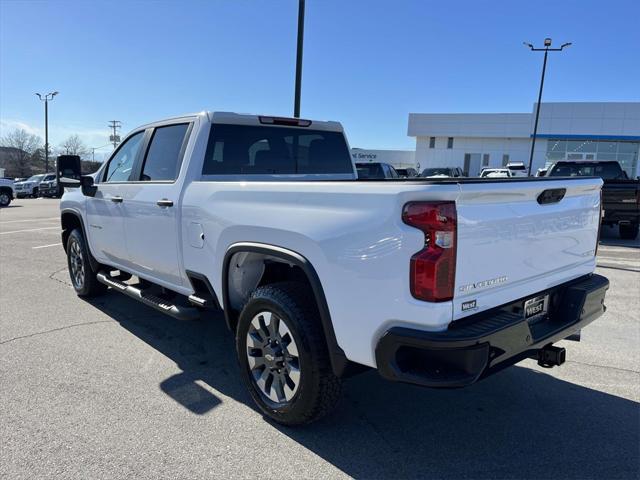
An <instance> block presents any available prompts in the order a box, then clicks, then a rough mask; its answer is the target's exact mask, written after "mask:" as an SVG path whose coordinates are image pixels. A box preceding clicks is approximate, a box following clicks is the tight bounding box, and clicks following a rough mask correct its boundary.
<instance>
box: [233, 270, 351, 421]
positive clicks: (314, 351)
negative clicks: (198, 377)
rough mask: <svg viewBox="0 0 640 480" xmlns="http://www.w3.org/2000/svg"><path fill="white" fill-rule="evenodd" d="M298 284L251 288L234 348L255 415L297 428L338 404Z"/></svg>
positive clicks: (320, 338)
mask: <svg viewBox="0 0 640 480" xmlns="http://www.w3.org/2000/svg"><path fill="white" fill-rule="evenodd" d="M310 298H313V297H312V296H311V295H310V292H309V288H308V287H307V286H305V285H304V284H298V283H294V282H283V283H276V284H272V285H265V286H262V287H259V288H257V289H256V290H255V291H254V292H253V294H252V295H251V297H250V299H249V301H248V303H247V304H246V306H245V307H244V309H243V310H242V313H241V314H240V319H239V322H238V328H237V331H236V348H237V352H238V361H239V363H240V367H241V374H242V378H243V380H244V381H245V383H246V385H247V387H248V388H249V392H250V393H251V396H252V397H253V400H254V401H255V402H256V404H257V405H258V407H259V408H260V410H262V412H263V413H264V414H265V415H267V416H268V417H270V418H272V419H273V420H275V421H276V422H278V423H281V424H284V425H301V424H305V423H309V422H312V421H314V420H317V419H319V418H321V417H322V416H324V415H326V414H327V413H329V412H330V411H331V410H332V409H333V407H334V406H335V404H336V402H337V401H338V399H339V398H340V391H341V384H340V379H339V378H338V377H336V376H335V375H334V374H333V371H332V370H331V364H330V361H329V354H328V351H327V346H326V342H325V339H324V334H323V331H322V326H321V324H320V319H319V316H318V311H317V307H316V305H315V303H314V302H313V301H311V300H310Z"/></svg>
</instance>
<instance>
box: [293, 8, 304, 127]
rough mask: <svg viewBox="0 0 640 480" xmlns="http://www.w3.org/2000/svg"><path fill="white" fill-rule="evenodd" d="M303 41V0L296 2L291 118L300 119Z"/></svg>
mask: <svg viewBox="0 0 640 480" xmlns="http://www.w3.org/2000/svg"><path fill="white" fill-rule="evenodd" d="M303 40H304V0H298V48H297V51H296V90H295V99H294V104H293V116H294V117H296V118H300V92H301V90H302V44H303Z"/></svg>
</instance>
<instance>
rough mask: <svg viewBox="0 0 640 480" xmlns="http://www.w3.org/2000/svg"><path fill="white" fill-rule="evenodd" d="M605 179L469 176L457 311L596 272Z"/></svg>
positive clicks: (461, 205) (464, 189)
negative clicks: (472, 179)
mask: <svg viewBox="0 0 640 480" xmlns="http://www.w3.org/2000/svg"><path fill="white" fill-rule="evenodd" d="M601 185H602V180H600V179H594V178H585V179H575V180H574V179H562V180H556V181H541V180H523V181H519V180H511V179H510V180H506V179H505V180H502V181H496V182H487V181H484V180H483V181H482V182H474V183H461V184H460V195H459V198H458V199H457V201H456V206H457V214H458V249H457V255H458V258H457V262H456V281H455V295H454V318H460V317H463V316H466V315H468V314H471V313H475V312H477V311H481V310H486V309H488V308H492V307H496V306H498V305H502V304H504V303H507V302H509V301H512V300H517V299H520V298H525V297H527V296H528V295H532V294H534V293H536V292H540V291H543V290H544V289H546V288H549V287H551V286H554V285H558V284H560V283H563V282H566V281H568V280H571V279H573V278H577V277H579V276H582V275H585V274H588V273H591V272H592V271H593V269H594V268H595V249H596V242H597V235H598V227H599V223H600V187H601ZM549 193H551V195H547V194H549Z"/></svg>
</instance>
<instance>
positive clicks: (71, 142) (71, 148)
mask: <svg viewBox="0 0 640 480" xmlns="http://www.w3.org/2000/svg"><path fill="white" fill-rule="evenodd" d="M60 151H61V152H62V153H63V154H64V155H78V156H79V157H80V158H83V157H86V156H87V155H89V149H88V148H87V146H86V145H85V144H84V142H83V141H82V140H81V139H80V137H79V136H78V135H71V136H70V137H69V138H67V139H66V140H65V141H64V142H62V143H61V144H60Z"/></svg>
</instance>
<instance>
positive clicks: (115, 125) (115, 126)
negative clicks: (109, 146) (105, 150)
mask: <svg viewBox="0 0 640 480" xmlns="http://www.w3.org/2000/svg"><path fill="white" fill-rule="evenodd" d="M120 127H122V123H121V122H120V120H111V121H110V122H109V128H111V129H112V130H113V134H112V135H109V141H110V142H111V143H113V149H114V150H115V149H116V147H117V146H118V144H119V143H120V135H118V130H119V129H120Z"/></svg>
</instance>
